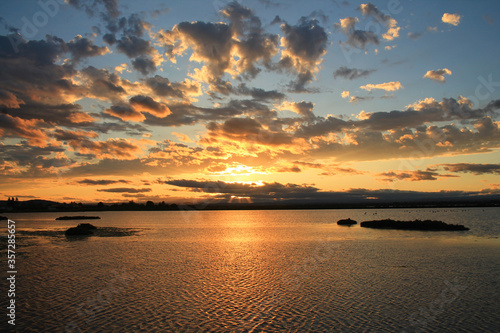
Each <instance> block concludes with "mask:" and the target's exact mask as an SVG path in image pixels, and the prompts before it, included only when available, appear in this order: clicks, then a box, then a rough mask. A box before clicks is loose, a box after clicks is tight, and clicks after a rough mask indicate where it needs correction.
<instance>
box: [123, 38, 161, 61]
mask: <svg viewBox="0 0 500 333" xmlns="http://www.w3.org/2000/svg"><path fill="white" fill-rule="evenodd" d="M116 48H117V50H118V51H119V52H121V53H124V54H125V55H126V56H127V57H129V58H136V57H139V56H142V55H146V54H151V53H152V52H153V50H154V49H153V47H152V46H151V42H150V41H147V40H145V39H142V38H140V37H137V36H123V37H122V38H121V39H119V40H117V41H116Z"/></svg>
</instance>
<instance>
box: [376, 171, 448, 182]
mask: <svg viewBox="0 0 500 333" xmlns="http://www.w3.org/2000/svg"><path fill="white" fill-rule="evenodd" d="M378 177H382V179H381V180H382V181H384V182H394V181H396V180H404V181H411V182H419V181H427V180H438V178H440V177H457V176H452V175H441V174H439V173H438V172H435V171H431V170H426V171H422V170H416V171H404V172H403V171H389V172H383V173H380V174H378Z"/></svg>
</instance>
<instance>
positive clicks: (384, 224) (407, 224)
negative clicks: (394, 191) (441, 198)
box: [361, 219, 469, 231]
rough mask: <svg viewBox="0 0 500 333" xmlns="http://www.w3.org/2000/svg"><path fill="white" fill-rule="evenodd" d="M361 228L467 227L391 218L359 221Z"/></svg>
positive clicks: (431, 228) (438, 229)
mask: <svg viewBox="0 0 500 333" xmlns="http://www.w3.org/2000/svg"><path fill="white" fill-rule="evenodd" d="M361 227H363V228H374V229H396V230H422V231H460V230H469V228H467V227H465V226H463V225H460V224H447V223H444V222H442V221H431V220H425V221H421V220H415V221H394V220H391V219H386V220H374V221H365V222H361Z"/></svg>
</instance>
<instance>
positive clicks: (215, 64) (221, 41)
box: [157, 21, 233, 82]
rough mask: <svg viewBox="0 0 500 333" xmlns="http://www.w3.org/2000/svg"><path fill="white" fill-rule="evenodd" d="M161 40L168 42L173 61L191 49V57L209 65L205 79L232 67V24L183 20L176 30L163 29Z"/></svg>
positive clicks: (211, 78) (167, 45) (212, 77)
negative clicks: (230, 25)
mask: <svg viewBox="0 0 500 333" xmlns="http://www.w3.org/2000/svg"><path fill="white" fill-rule="evenodd" d="M157 39H158V40H159V41H161V42H162V43H163V44H164V45H165V47H166V48H167V54H168V55H169V57H170V59H171V60H172V61H176V60H175V58H176V57H177V56H181V55H182V54H183V53H184V52H186V50H187V49H188V48H191V49H192V51H193V53H192V55H191V57H190V60H191V61H196V62H203V63H205V64H206V67H205V71H206V73H207V77H206V79H205V82H210V81H211V80H214V79H216V78H220V77H221V76H222V75H223V74H224V72H225V71H226V70H228V69H229V68H230V67H231V64H232V61H231V58H232V57H231V49H232V47H233V33H232V31H231V29H230V27H229V25H228V24H225V23H222V22H221V23H206V22H200V21H197V22H181V23H178V24H176V25H175V26H174V27H173V28H172V30H169V31H164V30H160V32H159V33H158V36H157Z"/></svg>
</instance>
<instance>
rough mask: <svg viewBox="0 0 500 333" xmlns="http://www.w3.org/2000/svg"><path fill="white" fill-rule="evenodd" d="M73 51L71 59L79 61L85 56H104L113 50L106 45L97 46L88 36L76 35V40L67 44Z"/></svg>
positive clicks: (70, 50) (71, 51) (69, 49)
mask: <svg viewBox="0 0 500 333" xmlns="http://www.w3.org/2000/svg"><path fill="white" fill-rule="evenodd" d="M65 46H66V47H67V48H68V51H69V52H70V53H71V55H72V58H71V60H72V61H74V62H79V61H80V60H81V59H83V58H89V57H96V56H102V55H104V54H107V53H110V52H111V51H110V50H109V49H108V48H107V47H105V46H97V45H95V44H94V42H93V41H92V40H90V39H88V38H84V37H82V36H76V37H75V39H74V40H72V41H69V42H68V43H66V45H65Z"/></svg>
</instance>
